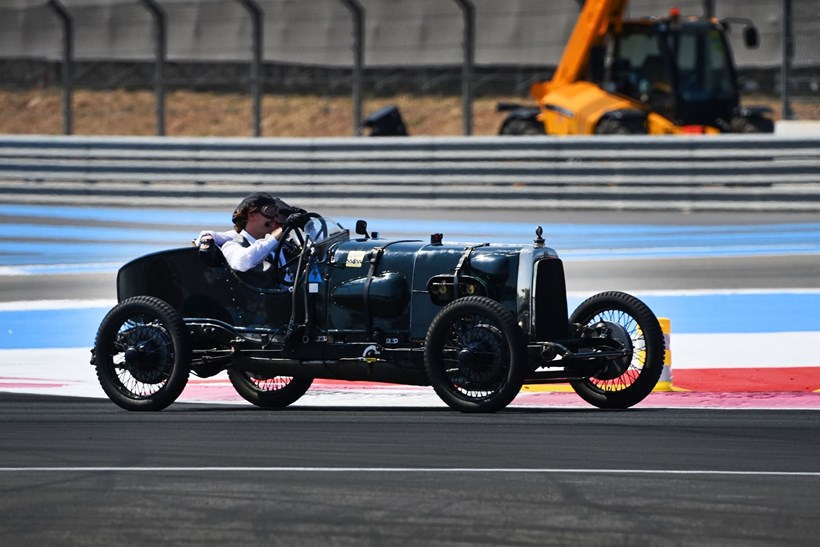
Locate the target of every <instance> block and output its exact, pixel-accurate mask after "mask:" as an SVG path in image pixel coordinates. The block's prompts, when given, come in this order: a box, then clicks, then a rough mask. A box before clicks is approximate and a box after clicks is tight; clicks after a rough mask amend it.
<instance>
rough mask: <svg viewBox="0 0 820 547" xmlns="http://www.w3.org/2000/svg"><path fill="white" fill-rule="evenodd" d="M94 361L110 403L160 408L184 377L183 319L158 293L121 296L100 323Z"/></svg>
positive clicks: (184, 381) (186, 364)
mask: <svg viewBox="0 0 820 547" xmlns="http://www.w3.org/2000/svg"><path fill="white" fill-rule="evenodd" d="M93 362H94V365H95V367H96V369H97V378H98V379H99V382H100V386H102V389H103V391H105V393H106V395H108V397H109V398H110V399H111V400H112V401H113V402H114V403H116V404H117V405H119V406H121V407H122V408H124V409H126V410H162V409H163V408H165V407H167V406H168V405H170V404H171V403H173V402H174V401H175V400H176V399H177V398H178V397H179V395H180V394H181V393H182V390H183V389H185V385H186V384H187V383H188V374H189V372H190V366H191V358H190V348H189V342H188V336H187V332H186V330H185V324H184V323H183V321H182V318H181V317H180V315H179V314H178V313H177V312H176V310H174V308H172V307H171V306H170V305H168V304H167V303H166V302H165V301H163V300H160V299H159V298H154V297H150V296H137V297H134V298H129V299H127V300H123V301H122V302H120V303H119V304H117V305H116V306H115V307H114V308H113V309H112V310H111V311H110V312H108V314H107V315H106V316H105V318H104V319H103V320H102V323H101V324H100V328H99V330H98V331H97V338H96V341H95V343H94V359H93Z"/></svg>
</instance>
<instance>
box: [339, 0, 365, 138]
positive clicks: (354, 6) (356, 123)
mask: <svg viewBox="0 0 820 547" xmlns="http://www.w3.org/2000/svg"><path fill="white" fill-rule="evenodd" d="M342 3H344V5H345V7H346V8H347V9H348V10H349V11H350V15H351V16H352V17H353V79H352V82H351V87H352V88H353V136H354V137H358V136H359V135H360V134H361V126H362V68H363V66H364V17H365V15H364V8H363V7H362V5H361V4H360V3H359V1H358V0H342Z"/></svg>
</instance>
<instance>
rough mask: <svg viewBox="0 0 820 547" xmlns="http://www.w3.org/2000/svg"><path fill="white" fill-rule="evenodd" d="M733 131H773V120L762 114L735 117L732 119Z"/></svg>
mask: <svg viewBox="0 0 820 547" xmlns="http://www.w3.org/2000/svg"><path fill="white" fill-rule="evenodd" d="M732 132H733V133H774V122H773V121H772V120H770V119H769V118H764V117H762V116H751V117H749V118H735V119H733V120H732Z"/></svg>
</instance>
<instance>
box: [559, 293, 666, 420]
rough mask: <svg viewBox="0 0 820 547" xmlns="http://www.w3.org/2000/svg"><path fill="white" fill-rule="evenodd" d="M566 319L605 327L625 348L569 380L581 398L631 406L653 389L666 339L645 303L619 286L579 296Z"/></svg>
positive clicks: (608, 405) (612, 405)
mask: <svg viewBox="0 0 820 547" xmlns="http://www.w3.org/2000/svg"><path fill="white" fill-rule="evenodd" d="M570 323H578V324H580V325H582V326H584V327H588V328H590V329H593V330H598V331H605V332H607V333H609V334H608V336H609V337H610V338H612V339H613V340H614V341H616V342H618V345H620V346H621V347H622V348H624V349H625V350H627V352H628V353H627V355H626V356H625V357H619V358H617V359H612V360H609V361H605V363H604V366H603V367H602V369H601V370H600V371H599V372H598V373H596V374H595V375H594V376H592V377H590V378H587V379H585V380H578V381H574V382H571V385H572V388H573V389H574V390H575V392H576V393H577V394H578V395H580V396H581V398H582V399H584V400H585V401H587V402H588V403H590V404H592V405H594V406H597V407H599V408H629V407H631V406H633V405H635V404H637V403H639V402H640V401H642V400H643V399H644V398H645V397H646V396H647V395H649V394H650V393H651V392H652V390H653V389H654V387H655V385H656V384H657V383H658V379H659V378H660V375H661V373H662V372H663V358H664V346H665V343H664V338H663V332H662V331H661V327H660V324H659V323H658V319H657V318H656V317H655V314H654V313H652V310H650V309H649V307H648V306H647V305H646V304H644V303H643V302H641V301H640V300H638V299H637V298H635V297H634V296H631V295H628V294H625V293H622V292H614V291H613V292H605V293H600V294H596V295H595V296H592V297H590V298H588V299H587V300H585V301H584V302H582V303H581V305H580V306H578V308H577V309H576V310H575V311H574V312H573V313H572V315H571V316H570Z"/></svg>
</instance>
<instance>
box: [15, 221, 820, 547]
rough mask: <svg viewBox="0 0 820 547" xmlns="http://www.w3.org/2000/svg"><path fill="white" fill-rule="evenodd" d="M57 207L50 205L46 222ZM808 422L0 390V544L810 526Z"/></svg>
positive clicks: (636, 283) (759, 416)
mask: <svg viewBox="0 0 820 547" xmlns="http://www.w3.org/2000/svg"><path fill="white" fill-rule="evenodd" d="M416 213H417V212H407V211H405V212H385V211H379V212H378V214H379V215H381V216H384V217H387V216H389V215H393V214H395V215H397V216H398V217H402V218H408V219H411V218H412V216H413V215H414V214H416ZM434 214H435V213H434V212H431V213H429V214H427V217H428V218H431V217H433V215H434ZM453 215H454V217H459V218H465V219H467V220H480V219H481V218H487V220H503V218H504V216H505V215H504V212H462V213H454V214H453ZM516 215H517V216H516V218H517V220H519V221H528V220H533V221H534V222H537V221H538V220H539V219H540V218H543V216H544V215H543V214H542V213H539V212H530V213H527V212H523V213H516ZM422 216H424V213H422ZM548 216H549V217H550V222H604V223H617V222H624V223H630V222H631V223H635V222H646V223H654V224H662V223H668V224H682V225H689V224H691V225H698V224H710V225H714V224H722V223H726V224H733V225H737V224H750V225H752V224H755V223H774V222H784V223H785V222H801V221H805V222H817V219H816V218H813V217H807V216H802V215H784V216H779V215H763V216H761V215H757V214H749V215H737V214H731V215H670V214H662V215H653V214H647V213H621V214H606V215H598V214H595V213H578V214H570V213H560V214H558V213H549V214H548ZM18 220H19V219H13V218H9V217H5V218H0V222H7V223H12V222H16V221H18ZM408 221H410V220H408ZM63 224H64V221H61V220H55V221H54V222H53V226H54V229H55V238H59V237H60V235H59V234H60V227H61V226H62V225H63ZM112 225H117V223H116V222H113V223H112V222H101V223H100V227H101V228H102V229H104V228H105V227H106V226H112ZM559 251H560V249H559ZM566 269H567V278H568V289H569V290H577V291H584V290H602V289H606V288H608V287H617V288H618V289H621V290H635V289H658V290H665V289H705V288H711V289H722V288H731V289H735V288H747V289H759V288H769V287H772V288H818V287H820V260H818V258H817V255H803V256H801V255H780V256H765V255H762V256H750V257H731V258H725V257H700V258H689V259H660V260H658V259H648V260H634V259H631V260H606V261H595V260H587V261H578V262H572V261H569V262H567V263H566ZM113 281H114V275H113V274H112V273H100V274H94V273H87V274H67V275H49V276H25V277H14V276H11V277H5V278H4V279H3V280H2V283H0V301H15V300H26V299H57V298H66V297H69V298H75V299H82V298H107V299H109V298H110V299H113V298H114V297H115V295H114V287H113V285H114V282H113ZM818 430H820V414H818V412H817V411H813V410H746V409H733V410H714V409H710V410H704V409H669V408H635V409H632V410H629V411H619V412H604V411H598V410H595V409H592V408H520V407H519V408H509V409H507V410H505V411H503V412H500V413H498V414H494V415H489V416H472V415H463V414H459V413H456V412H453V411H451V410H449V409H446V408H428V407H424V408H422V407H419V408H413V407H395V408H391V407H384V406H382V407H378V408H374V407H366V406H361V407H355V406H354V407H350V406H344V407H338V408H334V407H332V406H324V407H307V408H306V407H300V406H299V405H298V404H297V405H295V406H294V407H292V408H290V409H287V410H284V411H279V412H270V411H265V410H259V409H255V408H253V407H251V406H249V405H247V404H236V405H230V404H228V405H218V406H217V405H204V404H183V403H177V404H174V405H172V406H171V407H170V408H169V409H167V410H166V411H163V412H161V413H150V414H143V413H128V412H125V411H122V410H119V409H118V408H117V407H115V406H114V405H113V404H112V403H110V402H109V401H107V400H102V399H99V400H93V399H74V398H54V397H52V398H49V397H43V396H35V395H14V394H2V393H0V489H1V490H2V493H3V495H2V496H1V497H0V544H2V545H23V544H25V545H37V544H40V545H46V544H48V545H103V544H104V545H112V544H114V545H145V544H157V543H162V544H196V545H201V544H220V545H224V544H232V545H233V544H250V545H263V544H264V545H273V544H275V545H550V544H554V545H578V544H587V545H721V546H724V545H816V543H817V538H818V537H820V463H818V462H820V431H818Z"/></svg>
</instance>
